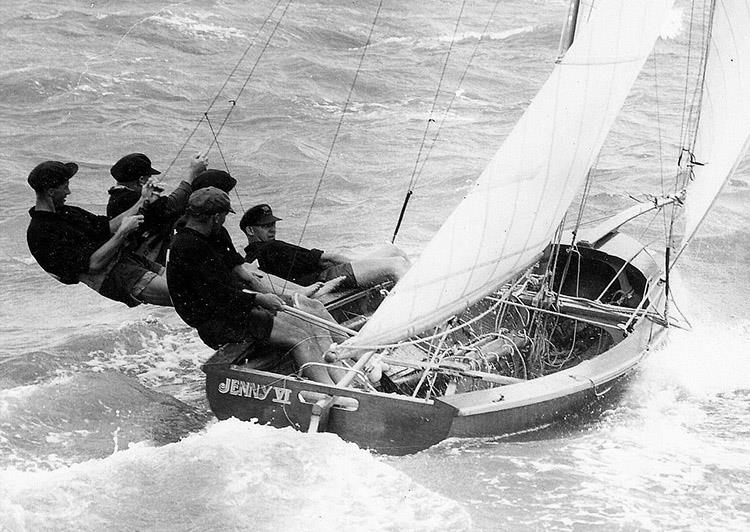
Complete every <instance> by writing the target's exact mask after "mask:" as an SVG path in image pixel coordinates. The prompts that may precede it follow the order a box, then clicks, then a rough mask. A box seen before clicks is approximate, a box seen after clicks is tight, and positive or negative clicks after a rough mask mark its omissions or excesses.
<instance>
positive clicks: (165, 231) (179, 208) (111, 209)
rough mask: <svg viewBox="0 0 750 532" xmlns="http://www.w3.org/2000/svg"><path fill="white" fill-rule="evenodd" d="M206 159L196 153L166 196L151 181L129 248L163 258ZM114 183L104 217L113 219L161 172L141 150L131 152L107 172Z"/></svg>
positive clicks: (143, 254) (148, 255) (130, 238)
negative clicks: (151, 190)
mask: <svg viewBox="0 0 750 532" xmlns="http://www.w3.org/2000/svg"><path fill="white" fill-rule="evenodd" d="M207 164H208V159H207V157H206V156H205V155H201V154H198V155H196V156H195V157H193V158H192V159H191V160H190V166H189V169H188V172H187V175H186V176H185V179H184V180H182V181H181V182H180V184H179V185H178V186H177V188H175V189H174V190H173V191H172V192H171V193H170V194H169V195H167V196H161V195H160V193H161V192H162V191H163V188H162V186H161V184H156V183H154V184H153V188H154V192H155V193H154V194H152V195H151V197H149V198H146V201H145V202H144V204H143V206H142V207H141V208H140V210H139V212H138V214H142V215H143V223H142V224H141V226H140V227H139V228H138V230H137V231H135V232H133V233H132V234H131V235H130V237H129V240H130V242H129V244H128V245H129V248H131V249H132V250H133V251H134V253H135V254H136V255H141V256H143V257H146V258H148V259H150V260H153V261H154V262H158V263H159V264H164V263H165V261H166V253H167V248H168V246H169V238H170V237H171V234H172V226H173V225H174V223H175V222H176V221H177V220H178V219H179V217H180V216H182V214H183V213H184V212H185V206H186V205H187V200H188V197H189V196H190V194H191V193H192V192H193V190H196V188H197V187H195V186H193V185H194V183H195V179H196V177H197V176H198V175H199V174H201V173H202V172H204V171H205V170H206V166H207ZM109 173H110V174H112V177H114V178H115V180H116V181H117V185H115V186H113V187H112V188H110V189H109V201H108V203H107V216H108V217H109V218H114V217H115V216H118V215H119V214H121V213H122V212H124V211H125V210H127V209H130V208H131V207H132V206H133V204H135V203H136V202H137V201H138V200H139V199H140V197H141V191H142V188H143V186H144V185H145V184H146V183H149V182H151V183H153V181H151V180H152V179H153V176H155V175H159V174H161V172H159V171H158V170H156V169H155V168H153V167H152V166H151V159H149V158H148V157H147V156H146V155H144V154H142V153H130V154H128V155H126V156H124V157H122V158H121V159H120V160H119V161H117V162H116V163H115V164H114V165H113V166H112V168H111V169H110V171H109Z"/></svg>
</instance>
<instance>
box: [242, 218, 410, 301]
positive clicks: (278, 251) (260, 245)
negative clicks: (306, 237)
mask: <svg viewBox="0 0 750 532" xmlns="http://www.w3.org/2000/svg"><path fill="white" fill-rule="evenodd" d="M279 220H281V218H277V217H276V216H274V214H273V212H272V210H271V207H270V206H269V205H267V204H260V205H256V206H254V207H252V208H250V209H248V210H247V212H245V214H244V215H243V216H242V220H241V221H240V229H242V232H244V233H245V235H246V236H247V242H248V245H247V247H246V248H245V253H246V255H245V260H246V261H247V262H253V261H255V260H257V261H258V265H259V267H260V269H261V270H263V271H264V272H266V273H269V274H272V275H275V276H278V277H281V278H283V279H287V280H289V281H293V282H295V283H297V284H301V285H306V284H310V283H311V282H314V281H323V282H325V281H328V280H329V279H334V278H336V277H340V276H344V277H345V280H344V281H343V282H342V283H340V284H339V288H340V289H352V288H364V287H368V286H373V285H376V284H379V283H382V282H384V281H389V280H390V281H398V280H399V279H400V278H401V277H403V275H404V274H405V273H406V271H407V270H408V269H409V266H410V263H409V259H408V257H407V256H406V254H405V253H404V252H403V251H401V250H400V249H399V248H397V247H396V246H394V245H390V244H389V245H387V246H384V247H381V248H378V249H376V250H374V251H373V252H371V253H369V254H368V255H365V256H363V257H359V258H350V257H348V256H345V255H342V254H340V253H332V252H329V251H322V250H320V249H307V248H303V247H301V246H296V245H294V244H290V243H288V242H284V241H282V240H276V222H277V221H279Z"/></svg>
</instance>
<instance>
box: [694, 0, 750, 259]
mask: <svg viewBox="0 0 750 532" xmlns="http://www.w3.org/2000/svg"><path fill="white" fill-rule="evenodd" d="M749 142H750V2H748V0H717V1H716V4H715V7H714V14H713V27H712V30H711V41H710V43H709V47H708V58H707V63H706V74H705V81H704V86H703V94H702V98H701V111H700V118H699V122H698V129H697V136H696V142H695V149H694V155H695V160H696V161H698V162H699V163H703V166H695V167H694V175H695V180H694V181H693V183H691V184H690V186H689V188H688V195H687V201H686V204H685V239H684V241H683V246H682V247H683V248H684V247H685V246H686V245H687V243H688V242H689V241H690V240H691V239H692V238H693V236H694V235H695V232H696V231H697V230H698V226H699V225H700V223H701V222H702V221H703V218H705V216H706V213H707V212H708V210H709V209H710V208H711V206H712V205H713V203H714V200H715V199H716V196H718V194H719V192H720V191H721V188H722V186H723V185H724V183H725V182H726V181H727V180H728V179H729V177H730V176H731V175H732V174H733V173H734V170H735V168H736V167H737V165H738V164H739V162H740V160H741V159H742V156H743V155H744V153H745V151H746V150H747V148H748V143H749Z"/></svg>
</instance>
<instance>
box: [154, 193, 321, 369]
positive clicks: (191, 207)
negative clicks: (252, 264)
mask: <svg viewBox="0 0 750 532" xmlns="http://www.w3.org/2000/svg"><path fill="white" fill-rule="evenodd" d="M230 212H234V210H233V209H232V206H231V203H230V200H229V196H228V195H227V194H226V192H224V191H223V190H220V189H218V188H216V187H207V188H202V189H200V190H197V191H195V192H193V193H192V194H191V196H190V199H189V200H188V207H187V210H186V213H185V216H184V217H183V221H184V224H180V225H179V226H178V228H177V234H176V235H175V236H174V238H173V239H172V244H171V247H170V252H169V260H168V261H167V278H168V280H169V290H170V293H171V295H172V299H173V301H174V306H175V310H176V311H177V313H178V314H179V315H180V317H181V318H182V319H183V321H185V323H187V324H188V325H190V326H191V327H194V328H195V329H197V331H198V335H199V336H200V338H201V339H202V340H203V342H204V343H205V344H206V345H208V346H209V347H212V348H214V349H218V348H219V347H221V346H222V345H224V344H227V343H234V342H243V341H248V340H259V341H267V342H268V343H269V344H270V345H272V346H276V347H280V348H282V349H284V350H286V351H288V352H291V353H292V356H293V357H294V359H295V361H296V362H297V364H299V365H300V366H301V365H302V364H305V363H308V362H322V361H323V359H322V356H323V353H324V352H325V351H326V350H327V349H328V348H329V347H330V345H331V343H332V340H331V336H330V334H328V333H327V332H326V331H325V329H320V328H315V327H314V326H313V325H311V324H309V323H307V322H305V321H302V320H300V319H299V318H297V317H294V316H291V315H289V314H277V312H278V311H279V310H281V309H282V308H284V305H285V304H286V303H287V302H288V301H285V299H283V298H282V297H281V296H279V295H276V294H273V293H260V292H256V291H248V290H247V289H246V286H248V285H249V286H254V284H253V283H254V282H255V281H256V279H254V277H253V275H252V274H251V273H250V272H249V271H248V270H247V269H246V268H245V265H244V262H245V261H244V259H243V258H242V256H241V255H240V254H239V253H237V251H236V249H235V247H234V245H233V244H232V240H231V238H230V236H229V233H228V232H227V230H226V228H225V227H224V222H225V220H226V217H227V215H228V214H229V213H230ZM296 297H297V298H299V299H302V298H303V296H296ZM304 299H305V300H306V301H305V305H306V306H308V307H310V308H317V309H318V311H321V312H322V313H324V312H325V311H324V309H323V306H322V304H320V303H319V302H316V301H312V300H309V299H307V298H304ZM305 374H306V375H307V376H308V377H309V378H311V379H313V380H316V381H319V382H324V383H328V384H330V383H332V382H333V380H332V378H331V375H330V373H329V370H328V369H326V368H325V367H323V366H315V365H314V366H308V368H306V369H305Z"/></svg>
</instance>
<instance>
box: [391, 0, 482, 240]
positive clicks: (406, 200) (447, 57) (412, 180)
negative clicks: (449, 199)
mask: <svg viewBox="0 0 750 532" xmlns="http://www.w3.org/2000/svg"><path fill="white" fill-rule="evenodd" d="M465 7H466V0H463V2H462V3H461V8H460V9H459V12H458V17H457V18H456V24H455V26H454V27H453V36H452V37H451V42H450V45H449V46H448V53H447V54H446V55H445V61H444V62H443V69H442V71H441V72H440V79H439V80H438V86H437V89H436V90H435V96H434V97H433V99H432V107H431V108H430V116H429V118H428V119H427V123H426V124H425V127H424V132H423V134H422V141H421V142H420V144H419V149H418V150H417V159H416V160H415V161H414V168H413V169H412V172H411V177H410V178H409V187H408V189H407V192H406V195H405V197H404V202H403V204H402V205H401V212H400V213H399V216H398V221H397V222H396V228H395V229H394V230H393V237H391V243H392V244H394V243H395V242H396V236H397V235H398V232H399V230H400V229H401V222H403V220H404V215H405V214H406V207H407V205H408V204H409V199H411V196H412V194H413V192H414V186H415V184H416V179H417V178H418V175H417V169H418V167H419V161H420V158H421V156H422V150H423V149H424V146H425V140H426V139H427V133H428V131H429V129H430V124H431V123H433V122H435V119H434V118H432V115H433V113H434V112H435V107H436V106H437V100H438V98H439V97H440V92H441V87H442V85H443V79H444V78H445V72H446V70H447V68H448V62H449V61H450V58H451V53H452V51H453V45H454V44H455V42H456V35H457V34H458V27H459V25H460V24H461V18H462V17H463V13H464V8H465ZM493 13H494V10H493Z"/></svg>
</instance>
